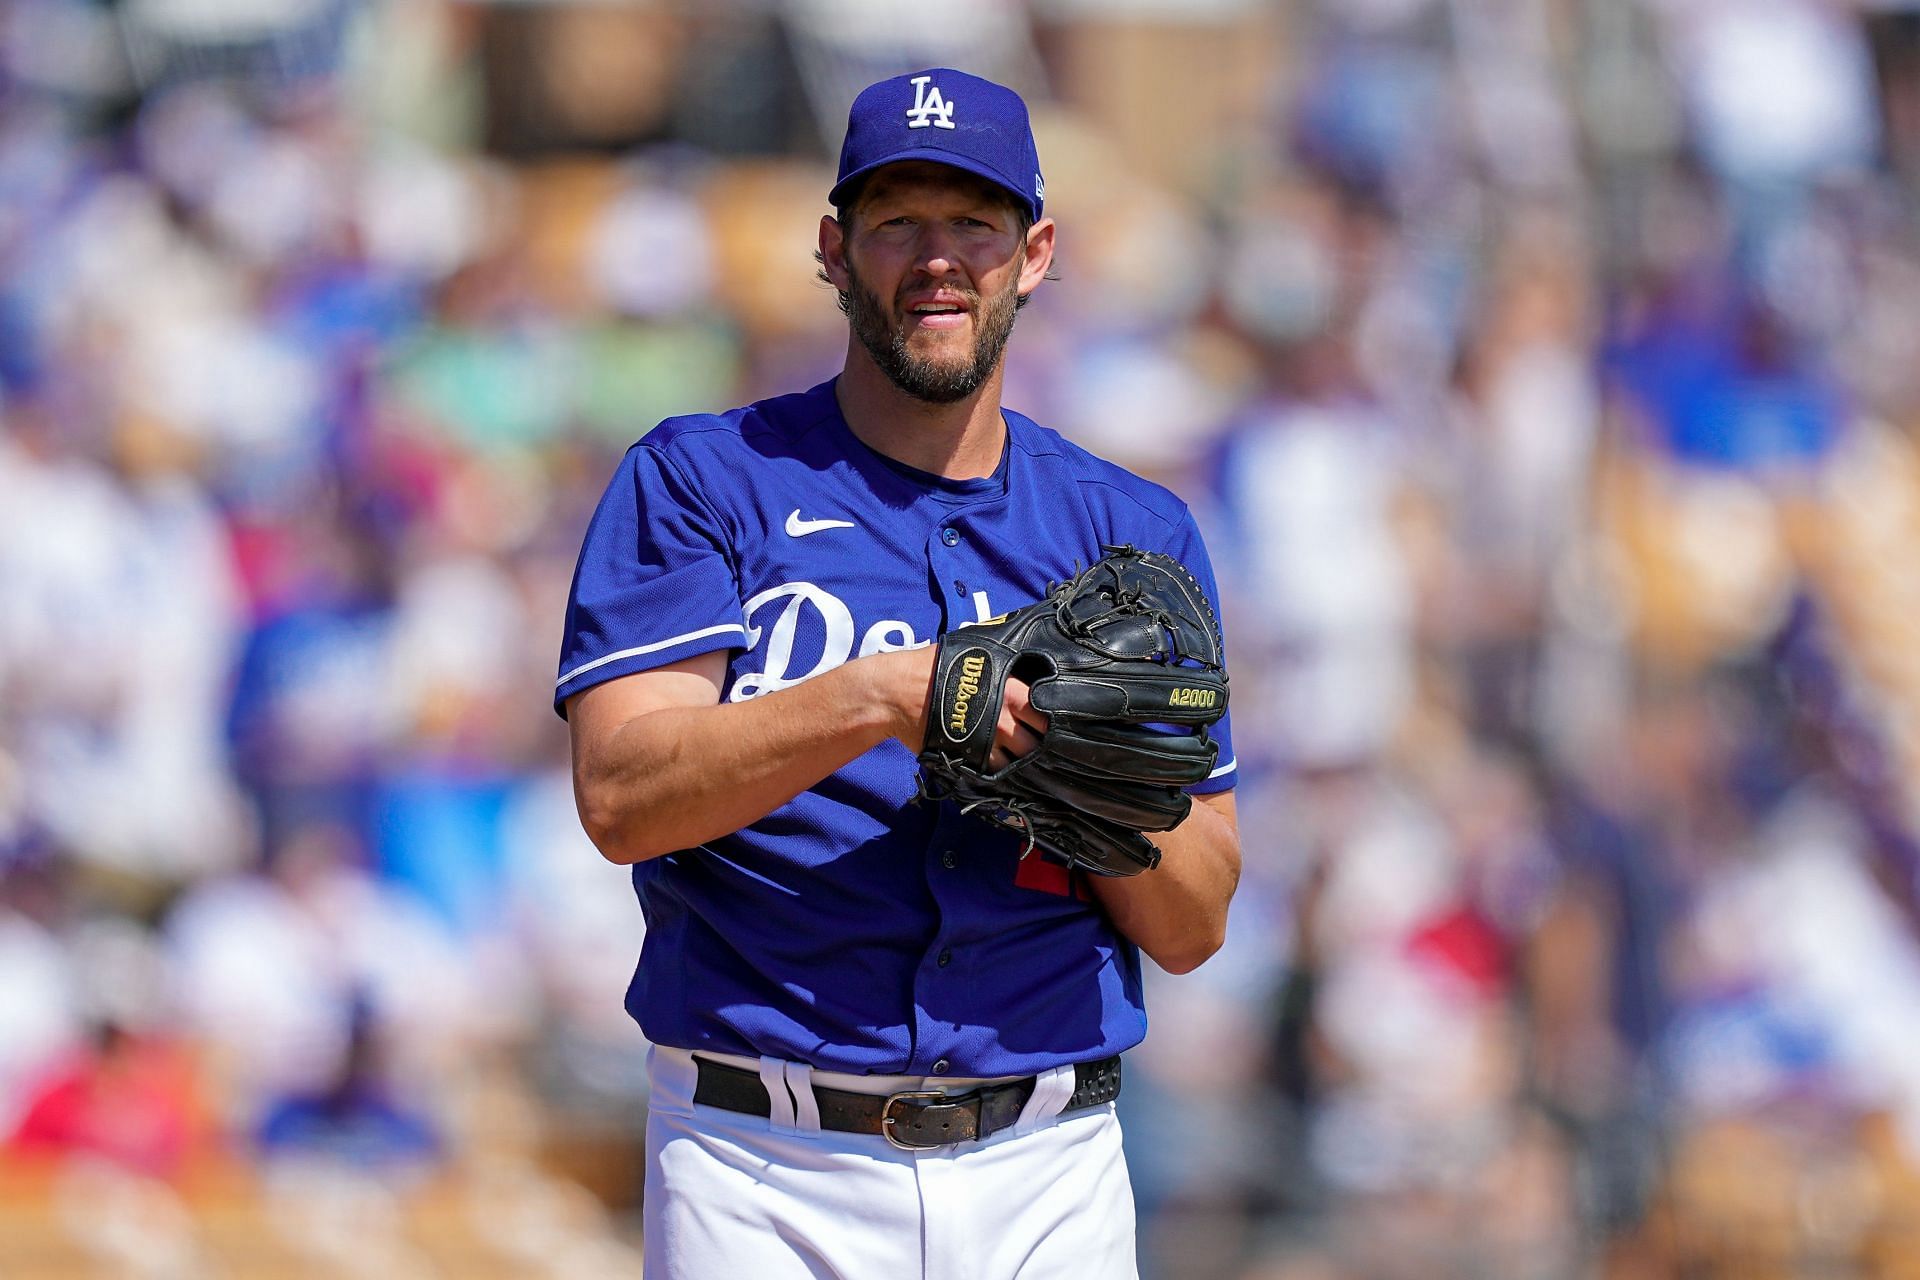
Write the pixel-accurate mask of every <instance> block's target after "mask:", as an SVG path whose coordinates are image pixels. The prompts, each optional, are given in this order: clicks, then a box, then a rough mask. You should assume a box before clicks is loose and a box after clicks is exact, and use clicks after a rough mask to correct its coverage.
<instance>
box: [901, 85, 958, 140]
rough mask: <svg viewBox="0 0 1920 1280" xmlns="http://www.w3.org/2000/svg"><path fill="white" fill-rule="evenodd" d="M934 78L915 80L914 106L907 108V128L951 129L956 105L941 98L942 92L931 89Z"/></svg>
mask: <svg viewBox="0 0 1920 1280" xmlns="http://www.w3.org/2000/svg"><path fill="white" fill-rule="evenodd" d="M932 83H933V77H932V76H915V77H914V78H913V105H912V106H911V107H909V108H907V128H909V129H924V128H926V127H927V126H928V125H933V126H936V127H938V128H941V129H951V128H953V127H954V124H953V108H954V104H953V103H951V102H948V101H947V100H946V99H945V98H943V97H941V96H940V90H939V89H937V88H932V87H930V86H931V85H932Z"/></svg>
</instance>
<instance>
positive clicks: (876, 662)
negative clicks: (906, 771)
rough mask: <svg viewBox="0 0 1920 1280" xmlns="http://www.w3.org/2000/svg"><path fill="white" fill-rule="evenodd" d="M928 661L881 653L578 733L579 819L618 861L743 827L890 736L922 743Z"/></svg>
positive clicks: (639, 858)
mask: <svg viewBox="0 0 1920 1280" xmlns="http://www.w3.org/2000/svg"><path fill="white" fill-rule="evenodd" d="M930 662H931V659H930V658H929V657H928V655H927V654H926V653H924V652H901V653H888V654H876V655H873V656H872V657H868V658H862V659H858V660H856V661H853V662H849V663H847V664H845V665H843V666H841V667H838V668H836V669H835V670H833V671H830V672H827V673H826V674H824V675H820V676H816V677H815V678H813V679H811V680H807V681H804V682H803V683H801V684H798V685H794V686H792V687H791V688H787V689H782V690H780V691H778V692H776V693H769V694H764V695H762V696H760V697H757V698H750V699H747V700H745V701H742V702H721V703H717V704H713V705H705V706H666V707H661V708H658V709H655V710H649V711H647V712H645V713H644V714H640V715H633V716H629V717H627V718H625V719H624V720H621V721H620V722H618V723H617V724H615V725H613V726H610V727H609V729H608V731H607V732H605V733H599V734H594V735H591V736H590V737H589V738H587V739H585V740H584V741H583V739H582V738H580V737H576V739H575V759H574V770H573V774H574V791H575V799H576V800H577V802H578V804H579V809H580V818H581V822H582V824H583V825H584V826H585V827H586V829H587V834H588V835H589V836H590V837H591V838H592V839H593V842H594V844H595V845H596V846H597V847H598V848H599V849H600V852H601V853H602V854H604V855H605V856H606V857H607V858H608V859H609V860H611V861H613V862H620V863H632V862H642V861H645V860H647V859H649V858H654V857H658V856H659V855H661V854H663V853H670V852H672V851H674V850H676V849H687V848H691V847H693V846H695V845H699V844H703V843H705V842H706V841H708V840H712V839H715V838H716V837H719V836H723V835H726V834H728V833H730V832H733V831H738V830H739V829H740V828H742V827H745V826H748V825H750V824H752V823H754V822H756V821H758V820H759V819H761V818H763V817H765V816H766V815H767V814H768V813H771V812H772V811H773V810H774V809H777V808H778V807H780V806H781V805H783V804H785V803H786V802H787V801H789V800H791V799H793V797H795V796H796V795H799V794H800V793H801V792H802V791H805V790H806V789H807V788H808V787H811V786H813V785H814V784H815V783H817V782H819V781H820V780H821V779H823V778H825V777H826V776H827V775H829V774H831V773H832V772H834V771H835V770H836V769H838V768H840V767H841V766H842V765H844V764H846V763H847V762H848V761H850V760H853V759H854V758H855V757H857V756H859V755H861V754H862V753H864V752H866V751H870V750H872V749H873V748H874V747H876V746H878V745H879V744H880V743H882V742H884V741H886V740H887V739H888V738H890V737H896V736H898V737H905V738H907V739H908V740H910V741H915V742H917V741H918V736H919V734H920V733H921V732H923V728H922V726H923V725H924V709H925V701H926V683H927V672H928V671H929V670H930Z"/></svg>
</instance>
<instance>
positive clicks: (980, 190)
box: [853, 160, 1014, 209]
mask: <svg viewBox="0 0 1920 1280" xmlns="http://www.w3.org/2000/svg"><path fill="white" fill-rule="evenodd" d="M900 199H951V200H957V201H963V202H965V203H969V204H979V205H1004V206H1007V207H1009V208H1011V207H1013V204H1014V199H1013V196H1012V195H1011V194H1010V193H1009V192H1008V191H1007V190H1006V189H1005V188H1003V187H1001V186H999V185H997V184H995V183H992V182H988V181H987V180H986V179H985V178H982V177H979V176H978V175H976V174H971V173H968V172H967V171H966V170H965V169H956V168H954V167H953V166H952V165H946V164H939V163H937V162H935V161H932V160H902V161H900V162H899V163H897V164H890V165H887V166H885V167H884V168H881V169H876V170H874V172H873V175H872V176H871V177H869V178H868V179H867V180H866V182H865V183H863V184H862V185H861V187H860V191H859V194H858V195H856V196H855V197H854V201H853V207H854V208H855V209H861V208H865V207H866V206H867V205H869V204H872V203H873V202H874V201H876V200H900Z"/></svg>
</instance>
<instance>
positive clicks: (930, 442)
mask: <svg viewBox="0 0 1920 1280" xmlns="http://www.w3.org/2000/svg"><path fill="white" fill-rule="evenodd" d="M1001 373H1002V370H1001V369H998V368H996V369H995V370H994V371H993V373H992V375H991V376H989V377H988V378H987V380H986V381H985V382H983V383H981V384H980V388H979V390H977V391H975V392H974V393H973V394H972V395H970V396H967V397H965V398H963V399H960V400H955V401H953V402H951V403H949V404H929V403H927V402H926V401H925V400H916V399H914V398H913V397H912V396H910V395H908V394H907V393H906V392H904V391H902V390H900V388H898V387H896V386H894V385H893V382H892V381H891V380H890V379H889V378H888V377H887V375H886V374H884V373H882V372H881V371H880V366H878V365H876V364H875V363H874V362H873V357H872V356H870V355H868V354H867V350H866V348H865V347H863V346H861V345H860V342H859V339H857V338H856V339H852V340H850V341H849V343H848V346H847V363H846V367H845V368H844V369H842V370H841V373H840V378H839V380H838V381H837V382H836V383H835V384H834V396H835V398H836V399H837V400H838V401H839V402H840V414H841V416H842V417H844V418H845V419H846V420H847V427H848V429H850V430H851V431H852V432H853V434H854V435H855V436H856V437H857V438H858V439H859V441H860V443H862V444H864V445H866V446H867V447H868V448H869V449H872V450H873V451H874V452H875V453H881V454H885V455H886V456H887V457H889V458H892V459H893V460H894V461H895V462H904V463H906V464H907V465H908V466H910V467H914V468H916V469H918V470H920V471H927V472H931V473H932V474H934V475H937V476H945V477H946V478H947V479H949V480H976V479H979V478H980V477H982V476H990V475H992V474H993V473H994V470H995V469H996V468H997V467H999V465H1000V455H1001V452H1002V450H1003V449H1004V448H1005V447H1006V439H1007V424H1006V420H1005V419H1003V418H1002V417H1001V416H1000V382H1001Z"/></svg>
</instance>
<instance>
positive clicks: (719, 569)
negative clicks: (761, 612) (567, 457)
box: [553, 443, 747, 718]
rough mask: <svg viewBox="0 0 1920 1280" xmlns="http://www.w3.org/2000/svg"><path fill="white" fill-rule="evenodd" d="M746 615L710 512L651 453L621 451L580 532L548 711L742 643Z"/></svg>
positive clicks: (666, 462) (659, 454)
mask: <svg viewBox="0 0 1920 1280" xmlns="http://www.w3.org/2000/svg"><path fill="white" fill-rule="evenodd" d="M746 634H747V628H746V617H745V610H744V609H743V608H742V606H741V603H740V589H739V584H738V581H737V579H736V577H735V574H734V570H733V565H732V562H731V560H730V558H729V554H728V541H727V538H726V533H725V530H724V528H723V527H722V525H721V522H720V519H719V517H718V514H717V513H716V512H714V510H713V509H712V507H711V505H710V504H709V503H708V502H707V501H706V500H705V499H704V498H703V497H702V496H701V494H700V493H699V492H698V491H697V490H696V489H695V487H694V485H693V484H692V483H691V482H690V481H689V480H688V478H687V476H686V475H685V474H683V473H682V471H681V470H680V469H679V468H678V467H677V466H676V465H675V464H674V462H673V460H672V459H670V458H668V457H667V456H665V454H664V452H663V451H662V450H660V449H656V448H652V447H650V446H648V445H646V444H644V443H643V444H637V445H635V446H634V447H633V448H631V449H629V450H627V455H626V457H625V458H624V459H623V460H622V461H621V464H620V469H619V470H618V471H617V472H615V474H614V477H613V479H612V481H611V482H609V484H608V485H607V491H606V493H605V494H603V495H602V496H601V499H600V505H599V507H598V508H596V509H595V511H594V513H593V519H592V520H591V521H589V522H588V524H587V533H586V538H585V540H584V541H583V542H582V544H581V547H580V560H579V563H578V564H577V565H576V566H575V567H574V571H573V589H572V591H571V592H570V593H569V595H568V597H567V619H566V636H565V638H564V639H563V640H562V642H561V646H560V677H559V679H558V680H556V681H555V682H554V689H553V706H554V710H555V711H557V712H559V713H560V715H561V717H562V718H564V717H565V716H566V714H567V710H566V701H567V699H568V698H570V697H572V696H573V695H574V694H576V693H579V692H580V691H581V690H583V689H588V688H591V687H592V686H594V685H596V684H600V683H602V682H603V681H607V680H612V679H615V678H617V677H619V676H627V675H632V674H634V673H635V672H637V671H648V670H651V669H652V668H654V667H660V666H665V665H666V664H667V663H670V662H678V661H680V660H681V659H683V658H691V657H694V656H695V655H697V654H701V653H707V652H710V651H712V650H715V649H729V648H735V647H738V646H739V645H741V644H742V643H743V642H744V641H745V639H746Z"/></svg>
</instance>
